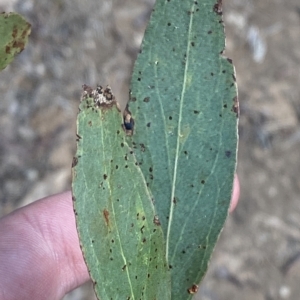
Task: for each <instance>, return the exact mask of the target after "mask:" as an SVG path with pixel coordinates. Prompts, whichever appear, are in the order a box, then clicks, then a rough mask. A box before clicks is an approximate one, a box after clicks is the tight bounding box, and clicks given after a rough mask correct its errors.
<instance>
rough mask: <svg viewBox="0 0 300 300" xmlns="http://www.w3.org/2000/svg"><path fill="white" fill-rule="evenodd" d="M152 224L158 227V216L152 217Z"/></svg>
mask: <svg viewBox="0 0 300 300" xmlns="http://www.w3.org/2000/svg"><path fill="white" fill-rule="evenodd" d="M153 223H154V224H155V225H157V226H160V221H159V218H158V216H154V219H153Z"/></svg>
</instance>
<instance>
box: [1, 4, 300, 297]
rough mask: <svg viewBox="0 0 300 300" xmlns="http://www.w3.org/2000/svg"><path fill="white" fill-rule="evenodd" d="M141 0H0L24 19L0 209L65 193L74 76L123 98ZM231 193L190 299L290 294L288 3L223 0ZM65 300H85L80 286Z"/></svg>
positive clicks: (294, 84) (298, 117)
mask: <svg viewBox="0 0 300 300" xmlns="http://www.w3.org/2000/svg"><path fill="white" fill-rule="evenodd" d="M153 2H154V1H152V0H113V1H112V0H110V1H108V0H85V1H83V0H64V1H62V0H57V1H46V0H13V1H12V0H10V1H9V0H0V10H1V11H3V10H5V11H12V10H13V11H17V12H19V13H21V14H23V15H24V16H25V17H26V18H27V19H28V20H29V21H30V22H31V24H32V34H31V38H30V43H29V46H28V47H27V49H26V50H25V51H23V53H22V54H21V55H19V56H18V58H17V59H16V60H15V62H14V63H13V64H12V65H11V66H9V67H8V68H6V70H4V71H3V72H1V74H0V94H1V102H0V128H1V130H0V141H1V143H0V165H1V168H0V216H3V215H5V214H7V213H9V212H10V211H12V210H14V209H15V208H17V207H20V206H23V205H26V204H28V203H30V202H32V201H34V200H36V199H39V198H41V197H44V196H46V195H49V194H53V193H57V192H61V191H64V190H67V189H70V174H71V172H70V166H71V161H72V156H73V154H74V151H75V119H76V114H77V107H78V102H79V97H80V93H81V85H82V84H83V83H87V84H90V85H92V86H95V85H96V84H97V83H102V84H108V83H109V84H110V85H111V86H112V88H113V90H114V92H115V94H116V95H117V97H118V99H120V100H121V101H123V102H124V103H125V101H126V99H127V95H128V82H129V79H130V77H129V76H130V71H131V68H132V64H133V61H134V59H135V57H136V53H137V51H138V48H139V45H140V42H141V39H142V36H143V31H144V29H145V25H146V22H147V20H148V17H149V14H150V10H151V7H152V5H153ZM224 19H225V24H226V34H227V50H226V54H227V56H229V57H230V58H232V59H233V61H234V64H235V66H236V71H237V80H238V86H239V99H240V108H241V118H240V127H239V132H240V144H239V164H238V175H239V178H240V181H241V199H240V203H239V205H238V208H237V209H236V211H235V212H234V213H233V214H231V216H230V217H229V218H228V221H227V223H226V226H225V229H224V231H223V234H222V237H221V239H220V242H219V243H218V245H217V249H216V251H215V253H214V257H213V259H212V262H211V265H210V268H209V272H208V274H207V276H206V278H205V280H204V281H203V283H202V285H201V288H200V290H199V293H198V295H197V296H196V297H195V298H196V299H203V300H229V299H230V300H248V299H249V300H250V299H251V300H253V299H255V300H277V299H278V300H279V299H290V300H299V299H300V284H299V282H300V201H299V198H300V167H299V165H300V151H299V146H300V124H299V123H300V2H299V0H263V1H261V0H226V1H225V3H224ZM64 299H65V300H66V299H68V300H75V299H76V300H83V299H85V300H87V299H89V300H91V299H95V298H94V296H93V292H92V290H91V287H90V285H89V284H88V285H86V286H84V287H83V288H80V289H77V290H75V291H73V292H72V293H70V294H68V295H67V296H66V297H65V298H64Z"/></svg>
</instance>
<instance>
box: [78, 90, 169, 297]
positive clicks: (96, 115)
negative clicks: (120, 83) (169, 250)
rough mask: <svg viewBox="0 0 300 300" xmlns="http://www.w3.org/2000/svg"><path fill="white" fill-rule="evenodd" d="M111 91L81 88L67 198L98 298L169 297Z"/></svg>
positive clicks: (147, 198) (142, 187)
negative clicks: (70, 194)
mask: <svg viewBox="0 0 300 300" xmlns="http://www.w3.org/2000/svg"><path fill="white" fill-rule="evenodd" d="M103 95H105V97H106V98H103ZM101 99H102V100H103V99H113V97H111V92H110V89H109V88H107V89H105V90H103V89H102V90H101V88H98V89H96V90H92V89H91V88H89V87H85V91H84V94H83V97H82V101H81V104H80V107H79V110H80V112H79V115H78V122H77V153H76V156H75V157H74V160H73V200H74V209H75V215H76V221H77V228H78V232H79V237H80V241H81V247H82V252H83V255H84V258H85V260H86V263H87V266H88V268H89V272H90V275H91V278H92V280H93V282H94V286H95V291H96V294H97V296H98V298H99V299H101V300H106V299H107V300H110V299H161V300H167V299H171V298H170V272H168V267H167V265H166V259H165V244H164V238H163V234H162V229H161V226H160V224H159V221H158V218H157V217H156V214H155V210H154V206H153V204H152V196H151V195H150V194H149V191H148V189H147V187H146V183H145V181H144V177H143V175H142V173H141V171H140V168H139V166H138V165H137V162H136V160H135V156H134V154H133V152H132V151H131V149H130V148H129V147H128V145H127V142H126V140H125V132H124V130H123V129H122V127H121V124H122V122H123V117H122V114H121V113H120V111H119V110H118V108H117V105H116V103H115V100H114V99H113V100H104V101H105V102H103V103H101V104H100V102H101V101H102V100H101Z"/></svg>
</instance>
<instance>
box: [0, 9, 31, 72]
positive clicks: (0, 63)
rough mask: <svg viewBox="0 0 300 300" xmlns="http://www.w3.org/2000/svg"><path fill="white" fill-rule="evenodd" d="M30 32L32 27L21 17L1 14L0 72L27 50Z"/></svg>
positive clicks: (14, 14)
mask: <svg viewBox="0 0 300 300" xmlns="http://www.w3.org/2000/svg"><path fill="white" fill-rule="evenodd" d="M30 30H31V25H30V24H29V23H28V22H27V21H26V20H25V19H24V18H23V17H21V16H20V15H18V14H16V13H1V14H0V37H1V39H0V70H2V69H4V68H5V67H6V66H7V65H8V64H9V63H10V62H11V61H12V60H13V59H14V57H15V55H17V54H18V53H20V52H21V51H22V50H23V49H24V48H25V45H26V44H27V41H28V36H29V34H30Z"/></svg>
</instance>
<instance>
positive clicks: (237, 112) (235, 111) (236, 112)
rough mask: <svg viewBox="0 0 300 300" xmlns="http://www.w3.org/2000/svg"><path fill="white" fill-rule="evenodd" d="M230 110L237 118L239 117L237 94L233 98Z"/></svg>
mask: <svg viewBox="0 0 300 300" xmlns="http://www.w3.org/2000/svg"><path fill="white" fill-rule="evenodd" d="M231 111H233V112H234V113H235V114H236V117H237V118H238V117H239V101H238V97H237V96H235V97H234V98H233V105H232V108H231Z"/></svg>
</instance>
